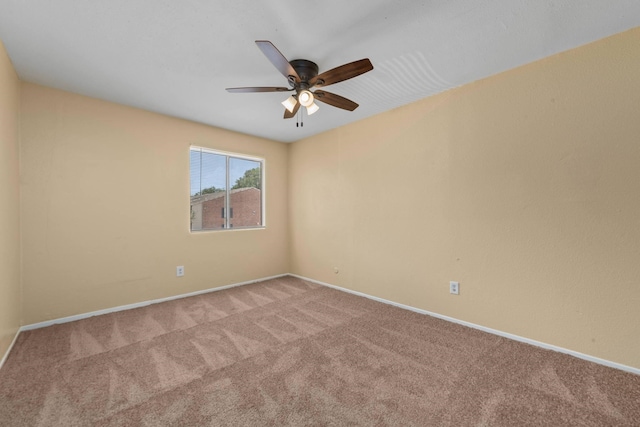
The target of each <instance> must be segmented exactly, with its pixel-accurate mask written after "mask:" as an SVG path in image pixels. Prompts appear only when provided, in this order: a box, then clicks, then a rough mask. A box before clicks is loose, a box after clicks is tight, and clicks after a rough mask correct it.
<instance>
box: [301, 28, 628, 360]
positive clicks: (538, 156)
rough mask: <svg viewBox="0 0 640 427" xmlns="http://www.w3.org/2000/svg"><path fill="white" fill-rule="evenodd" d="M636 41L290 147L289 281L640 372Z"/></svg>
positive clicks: (540, 65) (551, 62)
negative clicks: (307, 281) (371, 298)
mask: <svg viewBox="0 0 640 427" xmlns="http://www.w3.org/2000/svg"><path fill="white" fill-rule="evenodd" d="M639 40H640V29H635V30H632V31H629V32H626V33H623V34H620V35H617V36H614V37H611V38H608V39H605V40H602V41H599V42H597V43H594V44H591V45H588V46H584V47H581V48H579V49H575V50H572V51H569V52H566V53H563V54H560V55H556V56H553V57H551V58H548V59H545V60H542V61H539V62H536V63H534V64H531V65H527V66H525V67H521V68H519V69H516V70H513V71H509V72H506V73H503V74H501V75H498V76H495V77H491V78H488V79H485V80H483V81H480V82H476V83H474V84H470V85H467V86H464V87H461V88H458V89H455V90H451V91H449V92H446V93H444V94H441V95H438V96H435V97H432V98H429V99H425V100H422V101H420V102H417V103H414V104H412V105H409V106H406V107H403V108H399V109H397V110H395V111H391V112H388V113H385V114H382V115H379V116H376V117H373V118H370V119H367V120H364V121H361V122H358V123H356V124H353V125H350V126H346V127H343V128H339V129H336V130H334V131H331V132H328V133H325V134H322V135H319V136H316V137H313V138H309V139H307V140H304V141H300V142H297V143H294V144H293V145H292V147H291V150H290V153H289V166H290V169H289V186H290V190H289V192H290V214H289V215H290V218H291V220H292V223H291V228H290V238H291V245H290V256H291V267H292V272H293V273H297V274H300V275H303V276H307V277H310V278H313V279H317V280H321V281H325V282H328V283H332V284H336V285H339V286H343V287H346V288H349V289H353V290H356V291H361V292H365V293H368V294H371V295H375V296H378V297H382V298H386V299H389V300H392V301H396V302H399V303H403V304H408V305H411V306H414V307H418V308H421V309H425V310H430V311H433V312H436V313H440V314H443V315H447V316H452V317H455V318H457V319H461V320H465V321H469V322H473V323H476V324H479V325H483V326H486V327H490V328H495V329H498V330H501V331H505V332H509V333H513V334H517V335H520V336H523V337H527V338H530V339H534V340H539V341H543V342H545V343H549V344H554V345H558V346H561V347H564V348H567V349H571V350H574V351H579V352H582V353H586V354H589V355H592V356H596V357H601V358H604V359H608V360H611V361H615V362H618V363H622V364H627V365H630V366H634V367H636V368H640V335H639V334H638V328H639V327H640V309H639V307H640V79H639V78H638V76H640V43H638V41H639ZM334 267H339V269H340V272H339V274H335V273H334V270H333V269H334ZM450 280H457V281H460V289H461V292H460V295H459V296H453V295H450V294H449V292H448V282H449V281H450Z"/></svg>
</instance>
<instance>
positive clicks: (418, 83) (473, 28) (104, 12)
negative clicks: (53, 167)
mask: <svg viewBox="0 0 640 427" xmlns="http://www.w3.org/2000/svg"><path fill="white" fill-rule="evenodd" d="M637 26H640V1H638V0H606V1H604V0H425V1H418V0H327V1H308V0H277V1H276V0H273V1H255V0H180V1H176V0H108V1H106V0H56V1H50V0H31V1H26V0H0V39H1V40H2V41H3V43H4V45H5V48H6V49H7V52H8V53H9V56H10V58H11V60H12V62H13V65H14V67H15V69H16V71H17V73H18V75H19V76H20V78H21V79H22V80H24V81H28V82H33V83H38V84H42V85H46V86H50V87H54V88H58V89H63V90H66V91H70V92H75V93H79V94H82V95H87V96H91V97H95V98H100V99H104V100H108V101H112V102H116V103H120V104H125V105H130V106H134V107H138V108H143V109H145V110H150V111H155V112H158V113H163V114H167V115H170V116H175V117H180V118H184V119H188V120H192V121H195V122H200V123H205V124H209V125H212V126H217V127H221V128H226V129H231V130H234V131H238V132H242V133H247V134H251V135H257V136H261V137H265V138H269V139H272V140H276V141H283V142H291V141H296V140H299V139H302V138H305V137H308V136H311V135H314V134H317V133H320V132H323V131H326V130H329V129H332V128H335V127H338V126H342V125H344V124H347V123H350V122H353V121H356V120H360V119H363V118H365V117H369V116H372V115H374V114H378V113H381V112H383V111H387V110H390V109H393V108H396V107H399V106H401V105H404V104H407V103H410V102H413V101H416V100H418V99H421V98H424V97H428V96H430V95H434V94H436V93H439V92H442V91H444V90H447V89H449V88H452V87H455V86H460V85H463V84H465V83H469V82H472V81H475V80H478V79H481V78H483V77H486V76H489V75H492V74H496V73H499V72H501V71H504V70H507V69H510V68H514V67H517V66H519V65H523V64H526V63H529V62H532V61H535V60H538V59H540V58H543V57H546V56H549V55H552V54H555V53H558V52H561V51H565V50H568V49H571V48H574V47H577V46H580V45H583V44H586V43H589V42H592V41H595V40H598V39H601V38H603V37H606V36H609V35H612V34H615V33H619V32H622V31H624V30H627V29H630V28H634V27H637ZM255 40H270V41H271V42H272V43H273V44H274V45H275V46H276V47H278V49H279V50H280V51H281V52H282V53H283V54H284V56H285V57H287V59H289V60H292V59H308V60H311V61H314V62H316V63H317V64H318V65H319V67H320V72H323V71H326V70H329V69H331V68H334V67H336V66H339V65H342V64H344V63H347V62H352V61H355V60H358V59H362V58H369V59H370V60H371V62H372V63H373V66H374V70H373V71H370V72H369V73H367V74H364V75H361V76H359V77H356V78H354V79H351V80H347V81H345V82H342V83H338V84H335V85H332V86H330V87H328V88H327V90H328V91H330V92H332V93H336V94H339V95H342V96H344V97H347V98H349V99H351V100H353V101H355V102H357V103H359V104H360V107H359V108H358V109H356V110H355V111H354V112H348V111H344V110H340V109H337V108H334V107H331V106H329V105H326V104H320V103H319V105H320V111H318V112H317V113H316V114H314V115H313V116H309V117H305V118H304V127H302V128H297V127H296V123H295V122H296V119H289V120H283V118H282V116H283V112H284V109H283V107H282V106H281V105H280V102H281V101H283V100H284V99H285V98H286V97H287V94H283V93H251V94H230V93H227V92H226V91H225V88H227V87H236V86H287V84H286V80H285V78H284V77H283V76H282V75H281V74H280V73H279V72H278V70H277V69H276V68H275V67H274V66H273V65H272V64H271V63H270V62H269V60H268V59H267V58H266V57H265V56H264V55H263V54H262V52H261V51H260V49H258V47H257V46H256V45H255V43H254V41H255Z"/></svg>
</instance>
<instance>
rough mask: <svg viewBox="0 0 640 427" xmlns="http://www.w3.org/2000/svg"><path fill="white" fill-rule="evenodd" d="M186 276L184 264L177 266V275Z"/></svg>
mask: <svg viewBox="0 0 640 427" xmlns="http://www.w3.org/2000/svg"><path fill="white" fill-rule="evenodd" d="M182 276H184V265H179V266H177V267H176V277H182Z"/></svg>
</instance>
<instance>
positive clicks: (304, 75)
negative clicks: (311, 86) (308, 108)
mask: <svg viewBox="0 0 640 427" xmlns="http://www.w3.org/2000/svg"><path fill="white" fill-rule="evenodd" d="M289 64H291V66H292V67H293V69H294V70H296V73H298V76H299V77H300V81H302V82H303V83H308V82H309V80H311V79H313V78H314V77H316V76H317V75H318V65H317V64H316V63H315V62H312V61H308V60H306V59H294V60H293V61H289Z"/></svg>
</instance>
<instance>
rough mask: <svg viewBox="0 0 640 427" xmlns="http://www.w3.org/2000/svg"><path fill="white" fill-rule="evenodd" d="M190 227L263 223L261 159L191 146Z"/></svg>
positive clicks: (200, 227)
mask: <svg viewBox="0 0 640 427" xmlns="http://www.w3.org/2000/svg"><path fill="white" fill-rule="evenodd" d="M189 155H190V163H191V167H190V175H191V193H190V194H191V202H190V212H191V226H190V227H191V231H205V230H221V229H225V228H252V227H262V226H264V214H263V212H264V209H263V208H264V200H263V194H264V192H263V191H262V183H263V172H264V160H262V159H257V158H251V157H245V156H241V155H235V154H229V153H222V152H218V151H213V150H209V149H207V148H200V147H191V148H190V150H189Z"/></svg>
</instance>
